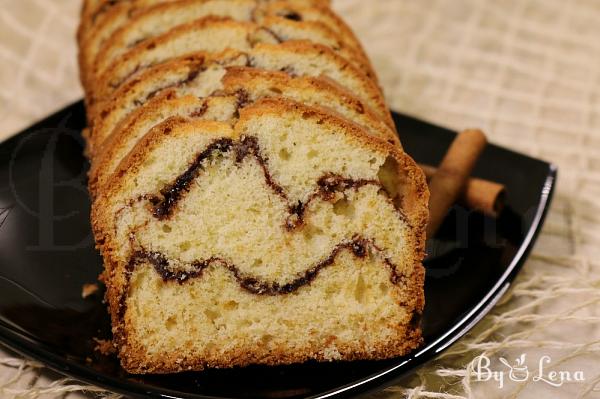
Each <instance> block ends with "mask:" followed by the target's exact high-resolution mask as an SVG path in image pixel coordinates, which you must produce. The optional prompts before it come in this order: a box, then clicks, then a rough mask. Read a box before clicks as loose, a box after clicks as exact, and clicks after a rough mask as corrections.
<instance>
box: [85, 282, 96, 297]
mask: <svg viewBox="0 0 600 399" xmlns="http://www.w3.org/2000/svg"><path fill="white" fill-rule="evenodd" d="M98 290H99V288H98V284H96V283H86V284H84V285H83V287H81V297H82V298H83V299H85V298H87V297H88V296H90V295H93V294H95V293H96V292H98Z"/></svg>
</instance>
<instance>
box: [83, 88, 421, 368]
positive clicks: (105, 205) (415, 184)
mask: <svg viewBox="0 0 600 399" xmlns="http://www.w3.org/2000/svg"><path fill="white" fill-rule="evenodd" d="M289 112H293V113H295V114H297V115H300V116H301V117H303V118H310V119H316V120H318V121H319V122H318V123H319V124H324V125H326V126H327V125H331V126H335V127H337V128H342V129H343V131H344V132H345V134H348V135H349V136H350V137H352V138H353V139H356V140H357V141H358V142H360V143H361V144H362V145H365V146H368V147H369V148H371V149H374V150H376V151H383V152H385V153H387V154H388V156H392V157H393V158H394V159H395V160H396V161H397V162H398V165H399V173H403V174H405V178H406V179H407V180H408V181H407V183H406V185H407V187H409V188H410V189H409V190H408V191H406V192H404V193H403V195H404V196H410V197H411V198H410V201H407V202H404V204H405V205H406V206H407V205H410V207H409V208H403V211H404V212H405V214H406V216H407V218H408V220H409V223H410V226H411V227H412V229H413V231H414V236H415V243H414V245H412V247H413V248H414V252H413V254H414V259H415V261H416V262H417V264H415V265H414V269H413V274H412V276H410V277H409V278H408V279H407V281H406V283H408V284H409V285H408V291H409V292H411V293H412V295H409V297H410V298H411V299H412V303H408V304H406V306H407V307H408V308H409V309H413V310H414V312H416V313H417V314H420V313H422V310H423V304H424V297H423V290H422V286H423V281H424V269H423V267H422V265H421V263H420V261H421V260H422V259H423V256H424V229H425V224H426V219H427V201H428V191H427V188H426V185H425V178H424V176H423V173H422V171H421V170H420V169H419V168H418V167H417V166H416V164H415V163H414V161H412V159H410V157H408V156H407V155H406V154H404V153H403V152H401V151H400V150H398V149H397V148H396V147H394V146H391V145H389V144H387V143H385V142H384V141H380V140H378V139H376V138H373V137H371V136H369V135H367V134H366V133H365V132H364V131H362V130H361V129H360V128H359V127H357V126H355V125H354V124H353V123H351V122H349V121H347V120H343V119H340V118H337V117H335V116H333V115H331V114H329V113H327V112H324V111H322V110H319V109H316V108H314V107H307V106H304V105H301V104H298V103H293V102H291V101H287V100H283V99H264V100H261V101H259V102H257V103H255V104H254V105H252V106H249V107H247V108H245V109H243V110H242V111H241V115H240V121H239V122H238V124H237V125H236V131H237V133H234V132H231V133H227V129H226V128H224V127H223V124H218V123H217V124H215V123H214V122H213V123H212V124H211V123H210V122H206V121H189V120H186V119H184V118H172V119H169V120H167V121H166V122H164V123H162V124H160V125H158V126H156V127H155V128H154V129H152V130H151V131H150V132H149V133H148V134H147V135H146V136H145V137H144V138H143V139H142V140H141V141H140V142H139V143H138V144H137V145H136V148H135V149H134V150H133V151H132V152H131V153H130V154H129V155H128V157H127V158H126V160H124V162H123V163H122V164H121V165H120V167H119V172H118V173H115V175H114V176H113V178H112V179H111V181H110V183H109V184H108V186H107V188H106V189H105V190H104V192H103V193H102V196H101V197H99V198H98V199H97V200H96V201H95V203H94V206H93V212H92V226H93V229H94V234H95V236H96V240H97V243H98V246H99V247H100V249H101V250H102V252H103V255H104V258H105V260H107V261H108V262H107V265H106V267H107V273H106V274H107V277H106V280H107V285H108V290H107V301H108V303H109V306H110V311H111V317H112V320H113V325H114V326H115V328H114V333H115V339H116V341H117V343H118V345H119V347H120V357H121V359H122V364H123V367H125V368H126V369H127V370H128V371H130V372H140V373H143V372H174V371H180V370H182V368H181V367H184V368H185V369H191V370H201V369H203V368H204V367H207V366H209V367H215V366H219V367H231V366H234V365H247V364H251V363H261V364H285V363H291V362H299V361H304V360H307V359H317V360H327V359H325V357H323V356H322V355H320V354H319V353H318V351H316V350H315V348H307V350H306V351H298V352H294V353H289V351H285V348H281V351H274V352H272V356H271V355H266V356H263V355H262V354H261V355H260V356H258V355H257V354H256V353H255V354H243V353H239V352H236V351H233V352H231V353H230V354H229V353H228V354H226V356H223V357H221V358H220V359H219V360H215V361H212V362H211V363H210V364H206V361H205V360H203V359H186V358H185V356H184V355H182V354H174V357H176V358H177V360H178V362H175V360H176V359H175V358H162V359H160V361H155V360H151V359H149V358H148V357H147V356H146V355H145V353H144V351H143V348H141V347H140V346H139V344H136V343H135V342H134V341H132V338H131V337H130V336H128V334H127V332H126V331H127V328H126V327H125V326H124V325H123V324H122V323H123V322H122V321H121V320H122V319H121V318H120V317H119V309H120V303H119V301H120V298H121V296H122V295H123V294H124V292H126V291H125V290H126V289H127V282H126V280H125V278H124V276H125V267H126V265H125V264H124V263H123V261H122V260H121V261H119V260H118V257H115V254H116V253H117V252H118V250H119V247H120V245H121V244H120V243H116V242H113V241H111V234H110V231H111V230H112V227H111V218H112V217H113V215H112V214H111V211H110V209H111V206H110V205H109V204H110V202H111V201H112V200H113V199H114V198H120V197H121V196H120V195H119V191H120V190H121V187H122V186H123V184H125V181H126V180H127V179H129V178H131V176H134V175H135V173H136V170H138V169H139V168H140V167H142V165H143V163H144V159H145V157H146V155H147V154H150V153H151V151H152V150H153V149H154V148H158V147H160V145H161V144H160V143H161V137H163V136H165V135H172V134H186V132H192V131H196V132H204V131H206V129H207V127H211V128H212V129H214V130H219V129H221V130H222V131H223V132H222V133H224V134H225V135H228V136H230V137H237V136H239V135H240V134H242V133H243V127H244V124H245V121H247V120H249V119H250V118H252V117H253V116H255V115H265V114H274V115H281V114H284V113H289ZM196 134H198V133H196ZM419 343H420V331H419V330H418V328H416V329H415V330H413V331H412V333H410V334H409V336H403V337H401V339H400V338H399V340H398V343H397V346H394V345H389V343H386V344H382V345H381V347H379V348H376V350H375V351H374V352H372V353H371V354H369V353H363V352H360V351H354V352H353V351H351V350H348V353H343V358H344V359H346V360H352V359H358V358H361V359H365V358H368V359H371V358H372V359H375V358H388V357H393V356H399V355H402V354H406V353H407V352H408V351H409V350H411V349H413V348H414V347H416V346H417V345H418V344H419ZM342 352H344V351H343V350H342ZM182 359H183V360H182Z"/></svg>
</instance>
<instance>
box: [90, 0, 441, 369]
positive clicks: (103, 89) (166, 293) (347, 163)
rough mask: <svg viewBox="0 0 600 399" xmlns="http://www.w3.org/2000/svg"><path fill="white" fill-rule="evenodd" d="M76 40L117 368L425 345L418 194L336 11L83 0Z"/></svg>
mask: <svg viewBox="0 0 600 399" xmlns="http://www.w3.org/2000/svg"><path fill="white" fill-rule="evenodd" d="M78 40H79V45H80V68H81V77H82V84H83V85H84V87H85V91H86V104H87V105H88V110H87V112H88V121H89V127H88V129H87V130H86V133H85V137H86V140H87V155H88V156H89V157H90V162H91V169H90V173H89V186H90V193H91V197H92V200H93V203H92V215H91V222H92V227H93V231H94V236H95V239H96V244H97V247H98V249H99V250H100V251H101V253H102V256H103V259H104V272H103V273H102V275H101V280H102V281H103V282H104V284H105V285H106V301H107V303H108V308H109V313H110V316H111V320H112V326H113V338H114V344H115V346H116V348H117V352H118V355H119V358H120V360H121V364H122V366H123V367H124V369H125V370H127V371H128V372H130V373H140V374H141V373H171V372H179V371H186V370H203V369H205V368H213V367H234V366H245V365H250V364H266V365H278V364H289V363H295V362H304V361H307V360H316V361H332V360H356V359H364V360H367V359H384V358H390V357H395V356H401V355H405V354H407V353H408V352H410V351H411V350H413V349H415V348H416V347H418V346H419V345H420V343H421V341H422V338H421V330H420V323H419V321H420V315H421V313H422V311H423V306H424V293H423V279H424V270H423V266H422V265H421V261H422V258H423V255H424V241H425V236H424V235H425V225H426V222H427V202H428V196H429V193H428V191H427V186H426V183H425V179H424V176H423V173H422V172H421V170H420V169H419V168H418V167H417V166H416V165H415V163H414V161H413V160H412V159H411V158H410V157H409V156H408V155H407V154H406V153H405V152H404V151H403V149H402V146H401V144H400V141H399V139H398V136H397V134H396V131H395V127H394V125H393V122H392V119H391V116H390V113H389V111H388V109H387V107H386V104H385V101H384V98H383V94H382V93H381V90H380V89H379V86H378V84H377V81H376V78H375V74H374V72H373V70H372V68H371V65H370V63H369V61H368V59H367V57H366V56H365V53H364V51H363V50H362V47H361V46H360V44H359V43H358V41H357V40H356V38H355V36H354V35H353V34H352V31H351V30H350V29H349V28H348V27H347V26H346V25H345V24H344V23H343V21H341V20H340V19H339V17H337V16H336V15H335V14H334V13H333V12H332V11H331V10H330V9H329V8H328V3H327V2H323V1H318V0H288V1H281V0H163V1H159V0H121V1H114V0H85V1H84V6H83V10H82V22H81V26H80V28H79V31H78Z"/></svg>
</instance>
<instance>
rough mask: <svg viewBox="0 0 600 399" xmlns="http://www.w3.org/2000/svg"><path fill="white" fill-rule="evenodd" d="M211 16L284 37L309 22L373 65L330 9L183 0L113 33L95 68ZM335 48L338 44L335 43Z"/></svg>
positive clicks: (139, 17)
mask: <svg viewBox="0 0 600 399" xmlns="http://www.w3.org/2000/svg"><path fill="white" fill-rule="evenodd" d="M210 15H212V16H219V17H229V18H231V19H233V20H236V21H256V22H258V23H259V24H260V25H262V26H265V27H266V28H268V29H271V31H272V32H273V33H275V34H276V35H279V36H282V37H283V36H285V35H286V31H287V30H290V29H291V28H293V26H294V25H301V26H300V28H301V29H302V28H303V25H304V26H305V25H306V24H298V22H309V23H310V24H313V25H314V27H312V29H320V30H329V31H330V32H328V36H329V37H333V36H334V35H335V37H336V39H335V41H340V42H341V43H343V46H346V47H349V48H352V49H354V51H355V52H356V55H357V56H359V57H360V59H361V61H362V62H363V63H364V64H365V65H368V66H370V65H369V61H368V59H367V57H366V55H365V53H364V51H363V50H362V47H361V46H360V44H359V43H358V40H356V38H355V37H354V35H353V34H352V32H351V31H350V29H349V28H348V27H347V26H345V25H344V23H343V22H342V21H341V20H340V19H339V18H336V16H335V14H334V13H333V12H331V10H329V9H328V8H327V7H323V6H320V7H316V6H306V5H305V6H300V5H298V4H294V3H290V2H288V1H275V2H269V3H263V2H257V1H256V0H183V1H177V2H169V3H164V4H159V5H158V6H155V7H150V8H148V9H146V10H145V11H144V12H140V13H138V14H137V15H136V16H135V17H134V18H131V19H130V20H129V21H128V23H127V24H126V25H124V26H122V27H121V28H120V29H119V30H118V31H116V32H114V34H113V35H112V37H111V39H110V40H109V41H108V42H107V43H106V44H105V45H104V46H103V48H102V50H101V51H100V52H99V53H98V55H97V60H96V62H95V63H96V68H97V69H98V71H105V70H106V69H107V68H108V66H109V65H110V64H112V63H113V62H114V61H115V60H116V58H117V57H118V56H120V55H122V54H124V53H125V52H127V51H128V49H130V48H131V47H133V46H135V45H138V44H139V43H141V42H143V41H145V40H148V39H151V38H154V37H156V36H159V35H161V34H163V33H165V32H167V31H169V30H171V29H173V28H174V27H176V26H180V25H184V24H187V23H190V22H193V21H194V20H198V19H201V18H204V17H207V16H210ZM332 32H333V33H332ZM331 41H332V42H335V41H334V40H331ZM335 45H339V44H337V43H335ZM368 72H369V75H372V76H374V73H373V72H372V69H370V68H369V71H368ZM100 73H101V72H100Z"/></svg>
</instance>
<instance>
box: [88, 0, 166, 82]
mask: <svg viewBox="0 0 600 399" xmlns="http://www.w3.org/2000/svg"><path fill="white" fill-rule="evenodd" d="M173 1H175V0H118V1H113V0H84V2H83V5H82V8H81V22H80V24H79V28H78V29H77V42H78V44H79V75H80V78H81V83H82V85H83V87H84V89H86V90H87V88H88V86H89V84H90V79H91V76H90V75H91V72H92V67H93V65H94V60H95V59H96V56H97V54H98V52H99V51H100V49H101V48H102V46H103V45H104V43H106V41H107V40H108V39H109V38H110V37H111V36H112V35H113V34H114V33H115V32H116V31H117V30H118V29H119V28H121V27H122V26H123V25H125V24H126V23H127V22H128V21H129V19H130V18H133V17H135V15H136V14H137V13H138V12H140V11H141V10H144V9H146V8H148V7H151V6H153V5H156V4H160V3H168V2H173Z"/></svg>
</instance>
